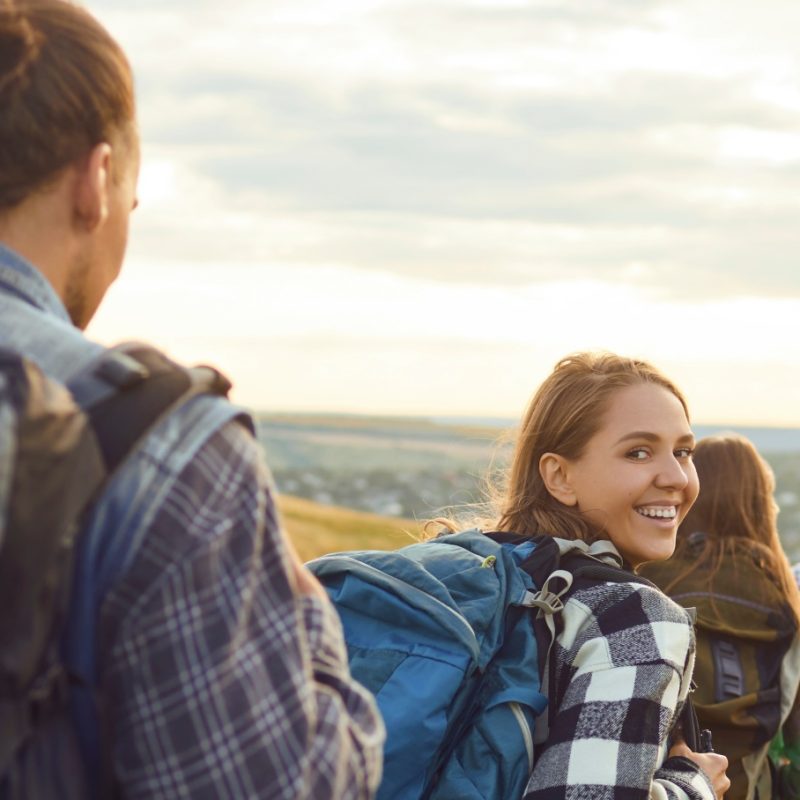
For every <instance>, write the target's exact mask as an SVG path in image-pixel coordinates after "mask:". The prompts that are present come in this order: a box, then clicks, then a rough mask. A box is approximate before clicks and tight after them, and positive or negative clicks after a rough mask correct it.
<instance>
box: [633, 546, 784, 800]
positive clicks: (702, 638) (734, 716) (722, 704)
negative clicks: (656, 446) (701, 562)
mask: <svg viewBox="0 0 800 800" xmlns="http://www.w3.org/2000/svg"><path fill="white" fill-rule="evenodd" d="M692 536H693V540H694V541H693V542H692V543H691V544H690V545H689V546H687V547H684V548H682V549H681V550H680V551H679V552H677V553H676V554H675V555H674V556H673V557H672V558H671V559H669V560H668V561H664V562H659V563H652V564H648V565H646V566H645V567H644V568H642V570H641V573H642V575H644V576H645V577H647V578H649V579H650V580H651V581H653V582H654V583H655V584H656V585H658V586H659V587H661V588H662V589H664V588H666V587H669V592H668V594H669V595H670V597H671V598H672V599H673V600H675V601H676V602H677V603H679V604H680V605H682V606H684V608H696V609H697V620H696V631H697V660H696V663H695V671H694V682H695V684H696V685H697V689H696V691H695V692H694V696H693V700H694V704H695V708H696V710H697V716H698V718H699V720H700V725H701V727H703V728H709V729H711V731H712V733H713V736H714V749H715V750H716V751H717V752H718V753H722V754H724V755H725V756H727V758H728V760H729V762H730V764H729V767H728V771H727V772H728V777H729V778H730V780H731V788H730V790H729V791H728V792H727V793H726V794H725V798H726V800H745V798H757V800H768V798H771V797H772V796H773V789H772V781H771V770H770V760H769V758H768V757H767V751H768V749H769V745H770V742H771V741H772V739H773V738H774V737H775V735H776V733H777V732H778V730H779V728H780V725H781V721H782V719H784V718H785V716H786V713H787V710H788V707H789V706H791V703H792V701H793V700H794V698H793V697H792V698H785V697H783V696H782V692H781V682H782V679H783V680H784V681H785V673H786V669H787V668H788V667H791V666H792V665H791V664H789V663H788V661H789V660H791V659H788V660H787V659H786V656H787V653H789V651H790V648H791V647H792V645H793V642H794V640H795V636H796V633H797V631H796V628H795V622H794V618H793V616H792V614H791V611H790V609H789V608H788V606H787V605H786V603H785V601H784V599H783V597H782V595H781V591H780V589H779V587H778V586H777V584H776V583H774V581H772V580H771V579H770V578H769V576H768V574H767V573H766V571H765V570H764V568H763V567H762V566H761V565H760V564H759V562H758V560H757V557H756V556H755V555H748V554H746V553H740V554H736V555H732V556H726V562H725V565H724V567H723V568H722V569H720V570H719V572H718V573H717V574H716V575H715V576H714V578H713V580H712V581H711V583H710V584H709V579H708V573H707V571H706V569H704V568H703V567H700V568H698V569H696V570H694V571H693V572H691V574H689V575H687V576H686V577H685V578H683V579H681V580H680V581H679V582H678V583H677V584H675V585H673V586H670V583H671V582H672V580H673V579H674V578H675V577H676V576H677V575H680V574H682V573H683V572H684V571H686V570H687V568H688V567H689V566H690V565H691V564H693V563H694V561H695V560H696V558H697V555H698V553H699V550H700V548H701V546H702V538H701V537H704V536H705V534H693V535H692Z"/></svg>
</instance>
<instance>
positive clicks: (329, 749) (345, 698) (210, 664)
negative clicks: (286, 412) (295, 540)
mask: <svg viewBox="0 0 800 800" xmlns="http://www.w3.org/2000/svg"><path fill="white" fill-rule="evenodd" d="M270 485H271V481H270V477H269V474H268V471H267V469H266V466H265V465H264V461H263V457H262V455H261V453H260V451H259V449H258V447H257V445H256V444H255V443H254V441H253V439H252V437H251V436H249V434H247V433H246V432H245V431H244V430H243V429H242V428H241V426H239V425H238V424H235V423H230V424H228V425H227V426H225V427H223V428H222V429H221V430H219V431H218V432H217V433H215V434H214V435H213V436H212V437H211V438H210V439H209V440H208V441H207V442H206V444H205V445H204V446H203V447H202V448H201V449H200V451H199V453H198V455H197V456H196V457H195V458H194V459H193V460H192V461H191V462H190V463H189V464H188V466H187V467H186V468H185V469H184V471H183V472H182V474H181V475H180V477H179V479H178V481H177V483H176V484H175V486H174V487H173V489H172V490H171V491H169V492H168V493H167V495H166V498H165V499H164V500H163V502H162V504H161V506H160V508H159V509H158V510H157V512H156V514H155V516H154V517H153V521H152V523H151V524H150V525H149V527H148V529H147V531H146V534H145V536H144V539H143V542H142V545H141V548H140V550H139V552H138V553H137V555H136V558H135V561H134V562H133V565H132V567H131V568H130V570H129V571H128V572H127V573H126V576H125V578H124V579H123V580H122V581H121V582H120V584H119V585H118V586H116V587H114V588H113V589H112V590H111V591H110V593H109V595H108V597H107V599H106V601H105V603H104V605H103V609H102V617H101V639H100V642H101V644H100V653H99V662H100V670H101V674H102V676H103V679H104V685H105V698H104V700H105V706H106V708H108V709H110V710H111V715H110V716H111V729H110V732H109V735H110V737H111V745H112V748H113V765H114V772H115V777H116V779H117V780H118V782H119V785H120V788H121V793H122V796H123V797H125V798H165V800H166V798H169V800H176V799H177V798H192V800H201V798H209V800H210V799H211V798H214V799H215V800H216V799H217V798H237V799H238V798H255V797H258V798H269V800H281V799H282V798H293V799H299V798H309V800H311V799H312V798H313V800H326V799H330V800H333V799H334V798H336V800H340V799H343V798H352V799H353V800H356V798H368V797H371V796H372V794H373V793H374V790H375V787H376V785H377V783H378V781H379V778H380V770H381V757H382V755H381V754H382V744H383V725H382V723H381V721H380V718H379V716H378V714H377V711H376V708H375V705H374V702H373V700H372V698H371V697H370V696H369V695H368V694H367V693H366V692H365V691H364V690H363V689H362V688H361V687H360V686H359V685H358V684H356V683H354V682H353V681H352V680H351V678H350V675H349V672H348V669H347V656H346V653H345V651H344V645H343V641H342V637H341V628H340V625H339V621H338V618H337V617H336V614H335V611H334V610H333V609H332V607H330V606H329V605H328V604H327V603H324V602H322V601H320V600H318V599H316V598H314V599H312V598H310V597H305V596H303V597H300V596H298V595H297V594H296V593H295V590H294V588H293V584H292V582H291V579H290V569H289V566H288V562H287V555H286V549H285V543H284V540H283V536H282V534H281V531H280V526H279V523H278V521H277V519H276V512H275V508H274V505H273V499H272V492H271V489H270ZM107 744H108V743H107Z"/></svg>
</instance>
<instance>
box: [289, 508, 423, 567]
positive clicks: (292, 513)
mask: <svg viewBox="0 0 800 800" xmlns="http://www.w3.org/2000/svg"><path fill="white" fill-rule="evenodd" d="M278 507H279V509H280V512H281V517H282V519H283V524H284V526H285V527H286V531H287V533H288V534H289V536H290V537H291V539H292V541H293V542H294V545H295V547H296V548H297V552H298V553H299V554H300V558H302V559H303V561H309V560H310V559H312V558H317V556H321V555H325V554H326V553H334V552H336V551H338V550H394V549H396V548H398V547H402V546H403V545H406V544H412V543H413V542H415V541H418V540H419V539H420V538H421V537H422V534H423V532H422V525H421V524H420V523H418V522H417V521H416V520H410V519H398V518H397V517H381V516H379V515H377V514H367V513H364V512H361V511H351V510H350V509H348V508H338V507H336V506H324V505H321V504H319V503H314V502H312V501H311V500H303V499H302V498H299V497H291V496H289V495H284V496H281V497H279V499H278Z"/></svg>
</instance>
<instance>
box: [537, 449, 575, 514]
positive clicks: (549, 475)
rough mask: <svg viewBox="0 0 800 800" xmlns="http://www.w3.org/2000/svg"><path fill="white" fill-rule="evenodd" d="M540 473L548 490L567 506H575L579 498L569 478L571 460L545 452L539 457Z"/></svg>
mask: <svg viewBox="0 0 800 800" xmlns="http://www.w3.org/2000/svg"><path fill="white" fill-rule="evenodd" d="M539 474H540V475H541V476H542V482H543V483H544V485H545V488H546V489H547V491H548V492H549V493H550V494H551V496H552V497H554V498H555V499H556V500H558V501H559V502H560V503H563V504H564V505H565V506H575V505H577V504H578V498H577V496H576V494H575V490H574V489H573V488H572V484H571V483H570V479H569V461H568V460H567V459H566V458H564V456H559V455H556V454H555V453H545V454H544V455H543V456H542V457H541V458H540V459H539Z"/></svg>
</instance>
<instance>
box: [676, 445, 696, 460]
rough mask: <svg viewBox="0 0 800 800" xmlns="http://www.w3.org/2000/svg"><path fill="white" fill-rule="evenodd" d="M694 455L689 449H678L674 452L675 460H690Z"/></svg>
mask: <svg viewBox="0 0 800 800" xmlns="http://www.w3.org/2000/svg"><path fill="white" fill-rule="evenodd" d="M693 455H694V449H693V448H691V447H679V448H678V449H677V450H676V451H675V458H691V457H692V456H693Z"/></svg>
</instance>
